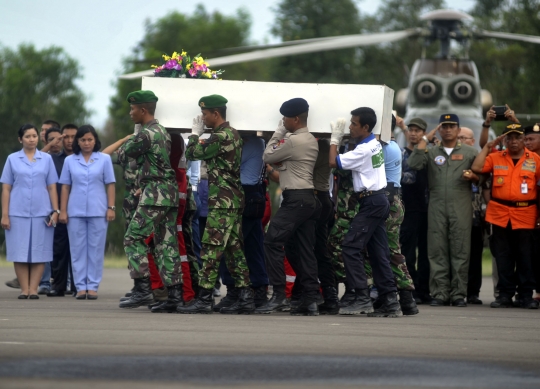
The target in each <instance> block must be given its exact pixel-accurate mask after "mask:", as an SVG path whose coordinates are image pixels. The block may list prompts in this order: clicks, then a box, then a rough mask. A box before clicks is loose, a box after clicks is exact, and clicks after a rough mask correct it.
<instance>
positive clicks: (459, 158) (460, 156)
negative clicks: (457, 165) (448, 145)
mask: <svg viewBox="0 0 540 389" xmlns="http://www.w3.org/2000/svg"><path fill="white" fill-rule="evenodd" d="M450 159H451V160H452V161H463V154H452V155H451V156H450Z"/></svg>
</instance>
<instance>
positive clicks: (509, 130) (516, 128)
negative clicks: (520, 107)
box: [502, 123, 523, 135]
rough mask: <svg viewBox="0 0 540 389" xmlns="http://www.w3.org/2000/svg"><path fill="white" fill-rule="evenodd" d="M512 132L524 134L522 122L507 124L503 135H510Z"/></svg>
mask: <svg viewBox="0 0 540 389" xmlns="http://www.w3.org/2000/svg"><path fill="white" fill-rule="evenodd" d="M512 132H515V133H516V134H519V135H523V127H522V126H521V124H517V123H512V124H509V125H507V126H506V128H505V129H504V131H503V133H502V134H503V135H508V134H510V133H512Z"/></svg>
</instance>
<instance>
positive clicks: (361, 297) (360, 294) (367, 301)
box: [339, 288, 373, 315]
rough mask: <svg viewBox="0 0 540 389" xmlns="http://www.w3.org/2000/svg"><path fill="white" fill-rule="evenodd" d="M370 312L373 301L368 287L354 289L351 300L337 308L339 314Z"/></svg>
mask: <svg viewBox="0 0 540 389" xmlns="http://www.w3.org/2000/svg"><path fill="white" fill-rule="evenodd" d="M370 312H373V303H372V302H371V297H369V288H365V289H358V290H355V291H354V299H353V300H352V302H351V303H350V304H349V305H347V306H345V307H340V308H339V314H340V315H361V314H363V313H370Z"/></svg>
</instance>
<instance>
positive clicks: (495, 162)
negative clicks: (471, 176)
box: [482, 149, 540, 230]
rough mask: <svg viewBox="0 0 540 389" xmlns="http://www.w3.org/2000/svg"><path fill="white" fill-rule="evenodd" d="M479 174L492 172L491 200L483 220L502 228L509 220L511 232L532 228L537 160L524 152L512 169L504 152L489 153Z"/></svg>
mask: <svg viewBox="0 0 540 389" xmlns="http://www.w3.org/2000/svg"><path fill="white" fill-rule="evenodd" d="M482 173H493V185H492V189H491V197H492V200H491V201H490V202H489V203H488V206H487V211H486V221H487V222H489V223H492V224H494V225H497V226H499V227H503V228H505V227H506V226H507V225H508V222H509V221H510V222H511V223H512V229H514V230H515V229H533V228H535V224H536V219H537V217H538V208H537V206H536V204H537V199H536V198H537V183H538V181H539V180H540V157H539V156H538V155H537V154H536V153H533V152H531V151H529V150H527V149H525V150H524V152H523V155H522V156H521V158H520V159H519V161H518V162H517V163H516V165H515V166H514V161H513V160H512V158H511V157H510V155H509V154H508V152H507V151H499V152H496V153H491V154H489V155H488V156H487V157H486V162H485V164H484V167H483V168H482ZM525 185H526V186H527V189H526V190H524V186H525ZM525 192H526V193H525Z"/></svg>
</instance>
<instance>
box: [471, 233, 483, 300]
mask: <svg viewBox="0 0 540 389" xmlns="http://www.w3.org/2000/svg"><path fill="white" fill-rule="evenodd" d="M483 251H484V225H483V224H481V225H479V226H473V227H472V230H471V256H470V260H469V282H468V283H467V297H471V296H479V295H480V288H481V287H482V252H483Z"/></svg>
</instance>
